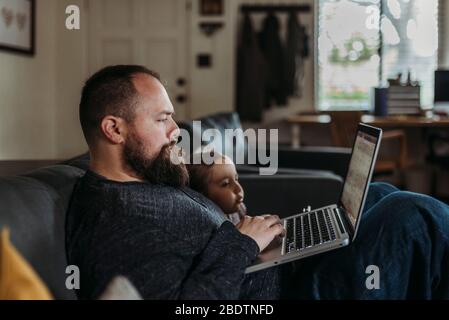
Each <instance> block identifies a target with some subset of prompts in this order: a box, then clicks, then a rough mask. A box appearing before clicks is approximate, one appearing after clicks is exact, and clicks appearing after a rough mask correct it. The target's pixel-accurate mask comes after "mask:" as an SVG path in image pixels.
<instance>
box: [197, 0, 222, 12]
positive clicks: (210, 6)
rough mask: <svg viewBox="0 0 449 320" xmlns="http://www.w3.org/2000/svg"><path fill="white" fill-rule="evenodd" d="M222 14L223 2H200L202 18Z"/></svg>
mask: <svg viewBox="0 0 449 320" xmlns="http://www.w3.org/2000/svg"><path fill="white" fill-rule="evenodd" d="M223 13H224V8H223V0H201V4H200V14H201V15H202V16H221V15H222V14H223Z"/></svg>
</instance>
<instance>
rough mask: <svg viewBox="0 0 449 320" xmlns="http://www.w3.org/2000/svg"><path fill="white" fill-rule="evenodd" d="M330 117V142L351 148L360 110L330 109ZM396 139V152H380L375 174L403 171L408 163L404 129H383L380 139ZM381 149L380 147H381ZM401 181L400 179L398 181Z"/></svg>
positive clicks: (361, 113) (359, 117) (385, 140)
mask: <svg viewBox="0 0 449 320" xmlns="http://www.w3.org/2000/svg"><path fill="white" fill-rule="evenodd" d="M327 113H328V114H329V115H330V116H331V118H332V121H331V136H332V142H333V144H334V145H335V146H336V147H345V148H351V147H352V145H353V143H354V137H355V134H356V132H357V126H358V124H359V123H360V121H361V117H362V115H363V112H361V111H332V112H327ZM394 140H396V141H397V142H398V143H399V149H398V154H397V155H394V156H387V155H386V154H385V152H384V153H382V152H380V154H379V157H378V159H377V162H376V167H375V169H374V173H375V174H376V175H379V174H385V173H394V172H395V171H399V172H403V170H404V169H405V168H406V167H407V166H408V165H409V163H408V156H407V139H406V135H405V132H404V130H388V131H384V133H383V138H382V141H383V142H384V143H385V142H387V141H394ZM381 150H382V148H381ZM400 183H402V181H401V182H400Z"/></svg>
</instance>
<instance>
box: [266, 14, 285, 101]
mask: <svg viewBox="0 0 449 320" xmlns="http://www.w3.org/2000/svg"><path fill="white" fill-rule="evenodd" d="M279 32H280V30H279V20H278V19H277V18H276V16H275V15H274V14H273V13H270V14H268V16H267V17H266V18H265V20H264V22H263V28H262V31H261V32H260V34H259V43H260V48H261V50H262V52H263V54H264V57H265V60H266V61H267V64H268V74H267V90H266V106H267V107H269V106H270V105H271V103H272V101H273V100H274V101H275V102H276V104H277V105H286V104H287V87H286V85H287V83H286V75H285V49H284V47H283V45H282V42H281V38H280V35H279Z"/></svg>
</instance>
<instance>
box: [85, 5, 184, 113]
mask: <svg viewBox="0 0 449 320" xmlns="http://www.w3.org/2000/svg"><path fill="white" fill-rule="evenodd" d="M189 8H190V0H89V1H88V15H89V70H90V72H91V73H93V72H95V71H97V70H99V69H100V68H102V67H104V66H107V65H115V64H139V65H144V66H146V67H148V68H149V69H152V70H154V71H156V72H158V73H159V74H160V75H161V78H162V82H163V83H164V85H165V86H166V88H167V91H168V93H169V95H170V98H171V100H172V102H173V105H174V106H175V111H176V119H177V120H184V119H186V118H188V117H189V115H190V110H189V95H188V93H189V85H190V81H189V77H188V72H187V62H188V59H189V57H188V52H189V50H188V48H187V44H188V41H187V40H188V30H189V28H188V22H189V21H188V20H189V18H188V14H189V13H190V10H189Z"/></svg>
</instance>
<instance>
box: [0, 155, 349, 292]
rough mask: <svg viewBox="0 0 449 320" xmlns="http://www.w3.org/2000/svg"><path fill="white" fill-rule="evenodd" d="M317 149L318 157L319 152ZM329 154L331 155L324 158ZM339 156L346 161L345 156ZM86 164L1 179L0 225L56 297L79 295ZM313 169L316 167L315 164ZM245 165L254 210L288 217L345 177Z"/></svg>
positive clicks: (327, 194)
mask: <svg viewBox="0 0 449 320" xmlns="http://www.w3.org/2000/svg"><path fill="white" fill-rule="evenodd" d="M287 151H288V150H287ZM288 152H290V156H291V157H292V158H293V159H294V160H295V162H296V161H298V162H300V159H299V158H300V154H301V153H293V152H292V151H288ZM288 152H287V153H286V154H288ZM314 152H316V154H317V155H318V151H314ZM343 154H344V153H343ZM326 156H329V154H328V155H325V156H323V157H326ZM339 156H340V157H341V161H343V159H344V156H342V155H339ZM294 157H299V158H294ZM312 158H313V156H312ZM283 161H287V160H286V159H284V160H283ZM285 163H287V162H285ZM88 164H89V157H88V155H87V154H85V155H83V156H80V157H76V158H74V159H71V160H68V161H66V162H65V163H64V164H60V165H53V166H50V167H45V168H40V169H37V170H35V171H32V172H30V173H26V174H23V175H18V176H11V177H0V229H2V228H3V227H7V228H9V229H10V233H11V241H12V243H13V244H14V245H15V247H16V248H17V249H18V250H19V252H21V253H22V255H23V256H24V257H25V259H27V261H28V262H29V263H30V264H31V266H32V267H33V268H34V269H35V270H36V271H37V273H38V274H39V275H40V277H41V278H42V279H43V281H44V282H45V283H46V284H47V285H48V287H49V289H50V291H51V292H52V294H53V295H54V297H55V298H56V299H75V298H76V296H75V294H74V292H73V291H70V290H67V289H66V287H65V280H66V276H67V275H66V273H65V271H66V267H67V261H66V253H65V235H64V226H65V214H66V211H67V208H68V206H69V201H70V197H71V193H72V191H73V187H74V185H75V183H76V181H77V179H79V178H80V177H81V176H82V175H83V174H84V172H85V169H86V168H87V167H88ZM331 164H332V163H331ZM334 164H335V163H334ZM323 165H324V163H323ZM309 167H310V168H312V169H313V168H314V166H313V164H309ZM330 167H332V166H331V165H330ZM335 168H336V167H335ZM244 169H245V168H241V172H240V182H241V184H242V186H243V187H244V188H245V191H246V200H245V202H246V205H247V207H248V209H249V211H250V212H251V214H261V213H277V214H280V215H281V216H286V215H290V214H293V213H298V212H300V211H301V210H302V208H304V207H306V206H308V205H310V206H312V207H314V208H316V207H320V206H324V205H327V204H331V203H334V202H335V201H336V200H337V198H338V196H339V193H340V190H341V187H342V177H341V176H339V175H337V174H335V173H333V172H332V171H322V170H315V169H313V170H304V169H297V168H296V169H295V168H293V169H292V168H290V169H289V168H284V170H283V172H281V173H278V174H276V175H274V176H260V175H258V174H256V173H257V166H253V167H250V166H248V167H247V168H246V169H245V170H246V171H245V170H244ZM340 170H343V169H340Z"/></svg>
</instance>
